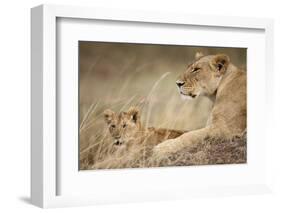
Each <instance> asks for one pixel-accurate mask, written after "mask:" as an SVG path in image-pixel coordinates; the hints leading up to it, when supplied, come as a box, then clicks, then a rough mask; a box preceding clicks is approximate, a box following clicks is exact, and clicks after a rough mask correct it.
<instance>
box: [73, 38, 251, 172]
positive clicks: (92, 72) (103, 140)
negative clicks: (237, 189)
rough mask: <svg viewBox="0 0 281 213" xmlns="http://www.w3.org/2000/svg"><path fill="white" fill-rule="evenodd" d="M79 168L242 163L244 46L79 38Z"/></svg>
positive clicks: (244, 159)
mask: <svg viewBox="0 0 281 213" xmlns="http://www.w3.org/2000/svg"><path fill="white" fill-rule="evenodd" d="M78 56H79V67H78V72H79V73H78V76H79V78H78V81H79V82H78V84H79V92H78V94H79V98H78V100H79V103H77V104H78V107H79V112H78V115H77V116H78V117H79V124H78V130H77V131H78V133H79V153H77V154H78V156H79V170H99V169H123V168H127V169H129V168H152V167H171V166H199V165H221V164H244V163H247V48H237V47H235V48H233V47H223V46H222V47H211V46H188V45H170V44H141V43H118V42H100V41H79V42H78Z"/></svg>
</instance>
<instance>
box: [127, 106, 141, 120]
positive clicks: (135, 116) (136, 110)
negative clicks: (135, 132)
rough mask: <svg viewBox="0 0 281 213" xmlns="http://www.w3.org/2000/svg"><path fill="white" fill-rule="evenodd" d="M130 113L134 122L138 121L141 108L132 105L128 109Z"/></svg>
mask: <svg viewBox="0 0 281 213" xmlns="http://www.w3.org/2000/svg"><path fill="white" fill-rule="evenodd" d="M128 115H129V116H130V118H131V119H132V121H133V122H135V123H137V122H138V121H139V119H140V110H139V108H137V107H130V109H129V110H128Z"/></svg>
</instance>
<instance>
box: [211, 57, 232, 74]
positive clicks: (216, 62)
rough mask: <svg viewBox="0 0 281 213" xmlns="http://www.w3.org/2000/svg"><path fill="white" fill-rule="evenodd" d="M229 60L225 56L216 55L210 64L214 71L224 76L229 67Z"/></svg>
mask: <svg viewBox="0 0 281 213" xmlns="http://www.w3.org/2000/svg"><path fill="white" fill-rule="evenodd" d="M229 62H230V59H229V57H228V56H227V55H225V54H218V55H215V57H214V59H213V61H212V64H213V66H214V67H215V69H216V70H217V71H218V72H220V73H221V74H224V73H225V71H226V70H227V67H228V65H229Z"/></svg>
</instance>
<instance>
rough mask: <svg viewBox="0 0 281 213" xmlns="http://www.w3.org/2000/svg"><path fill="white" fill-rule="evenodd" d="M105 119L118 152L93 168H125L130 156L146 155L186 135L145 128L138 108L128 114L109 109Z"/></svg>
mask: <svg viewBox="0 0 281 213" xmlns="http://www.w3.org/2000/svg"><path fill="white" fill-rule="evenodd" d="M104 119H105V122H106V124H107V125H108V130H109V134H110V136H111V137H112V144H113V146H114V147H115V150H116V151H115V153H112V154H111V156H109V157H108V158H107V159H105V160H103V161H101V162H97V163H96V164H95V165H94V166H93V168H118V167H119V166H120V165H123V166H124V164H125V163H126V160H127V159H128V155H134V152H135V151H136V152H138V153H139V152H143V153H144V155H145V154H146V152H148V150H151V149H152V148H153V147H154V146H155V145H157V144H159V143H161V142H163V141H165V140H168V139H173V138H176V137H179V136H180V135H182V134H183V133H184V131H180V130H170V129H164V128H154V127H148V128H144V127H143V125H142V123H141V115H140V111H139V109H138V108H137V107H131V108H130V109H129V110H128V111H127V112H121V113H118V114H117V113H115V112H113V111H112V110H110V109H107V110H105V111H104ZM138 153H137V154H138ZM135 154H136V153H135ZM123 156H125V157H126V158H124V157H123ZM131 158H134V157H131ZM121 161H122V162H121ZM128 163H129V161H128ZM130 163H131V162H130Z"/></svg>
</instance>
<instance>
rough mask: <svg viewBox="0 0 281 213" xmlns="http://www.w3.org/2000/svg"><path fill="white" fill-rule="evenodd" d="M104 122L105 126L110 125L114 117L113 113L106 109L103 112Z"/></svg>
mask: <svg viewBox="0 0 281 213" xmlns="http://www.w3.org/2000/svg"><path fill="white" fill-rule="evenodd" d="M103 116H104V120H105V122H106V123H107V124H110V123H111V121H112V119H113V117H114V116H115V112H113V111H112V110H111V109H106V110H105V111H104V112H103Z"/></svg>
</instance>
